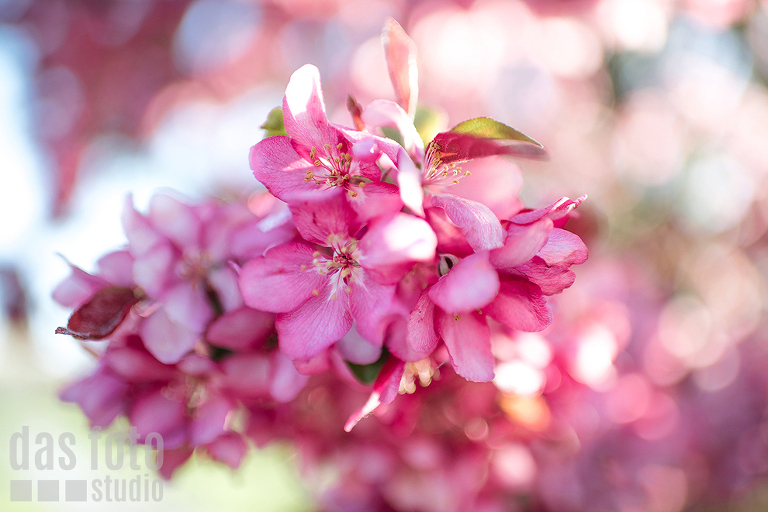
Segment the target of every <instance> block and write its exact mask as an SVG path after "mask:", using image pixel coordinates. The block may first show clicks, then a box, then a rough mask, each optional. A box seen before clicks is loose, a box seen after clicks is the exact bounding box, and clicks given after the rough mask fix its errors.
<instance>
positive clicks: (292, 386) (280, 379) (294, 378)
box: [269, 350, 309, 403]
mask: <svg viewBox="0 0 768 512" xmlns="http://www.w3.org/2000/svg"><path fill="white" fill-rule="evenodd" d="M271 358H272V361H271V362H272V373H271V379H270V383H269V394H270V395H271V396H272V398H274V399H275V400H276V401H278V402H281V403H288V402H290V401H292V400H293V399H294V398H296V397H297V396H298V394H299V392H301V390H302V389H304V386H305V385H306V384H307V381H308V380H309V377H308V376H306V375H302V374H301V373H299V372H298V370H296V367H295V366H294V365H293V363H292V362H291V360H290V359H288V358H287V357H286V356H285V355H284V354H283V353H282V352H280V351H277V350H276V351H274V352H272V354H271Z"/></svg>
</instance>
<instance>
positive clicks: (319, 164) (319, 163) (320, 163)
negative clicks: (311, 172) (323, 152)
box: [315, 160, 323, 167]
mask: <svg viewBox="0 0 768 512" xmlns="http://www.w3.org/2000/svg"><path fill="white" fill-rule="evenodd" d="M321 165H323V163H322V162H321V161H320V160H315V167H320V166H321Z"/></svg>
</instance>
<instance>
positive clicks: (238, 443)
mask: <svg viewBox="0 0 768 512" xmlns="http://www.w3.org/2000/svg"><path fill="white" fill-rule="evenodd" d="M205 450H206V451H207V452H208V453H209V454H210V455H211V457H213V458H214V459H216V460H218V461H220V462H223V463H224V464H226V465H227V466H229V467H230V468H232V469H237V468H239V467H240V463H241V462H242V461H243V457H245V454H246V452H247V451H248V445H247V444H246V442H245V439H243V436H242V435H240V434H239V433H237V432H227V433H226V434H224V435H221V436H219V437H217V438H216V439H214V440H213V442H211V443H210V444H208V445H207V446H206V447H205Z"/></svg>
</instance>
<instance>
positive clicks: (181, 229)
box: [148, 194, 202, 249]
mask: <svg viewBox="0 0 768 512" xmlns="http://www.w3.org/2000/svg"><path fill="white" fill-rule="evenodd" d="M148 218H149V221H150V222H151V223H152V226H154V228H155V229H156V230H157V231H158V232H159V233H161V234H163V235H165V236H166V237H168V238H169V239H170V240H172V241H173V242H174V243H175V244H176V245H177V246H178V247H180V248H184V249H196V248H198V247H199V246H200V238H201V234H202V232H201V230H202V222H201V221H200V218H199V217H198V216H197V215H196V214H195V210H194V208H193V207H191V206H189V205H188V204H185V203H182V202H181V201H179V200H178V199H175V198H173V197H171V196H168V195H165V194H155V195H153V196H152V198H151V199H150V200H149V215H148Z"/></svg>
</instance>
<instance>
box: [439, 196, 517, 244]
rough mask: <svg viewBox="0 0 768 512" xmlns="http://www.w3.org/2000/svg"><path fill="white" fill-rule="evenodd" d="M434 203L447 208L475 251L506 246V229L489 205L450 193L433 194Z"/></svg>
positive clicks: (449, 215)
mask: <svg viewBox="0 0 768 512" xmlns="http://www.w3.org/2000/svg"><path fill="white" fill-rule="evenodd" d="M432 205H433V206H437V207H439V208H442V209H444V210H445V213H446V214H447V215H448V218H449V219H451V221H452V222H453V223H454V224H456V225H457V226H458V227H459V229H461V232H462V233H463V234H464V236H465V237H466V238H467V242H469V245H471V246H472V248H473V249H474V250H475V251H482V250H488V249H498V248H499V247H503V246H504V236H505V233H504V229H503V228H502V227H501V223H500V222H499V219H497V218H496V216H495V215H494V214H493V212H492V211H491V210H490V209H489V208H488V207H487V206H485V205H483V204H481V203H477V202H475V201H470V200H469V199H464V198H461V197H456V196H452V195H449V194H445V195H439V196H433V197H432Z"/></svg>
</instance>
